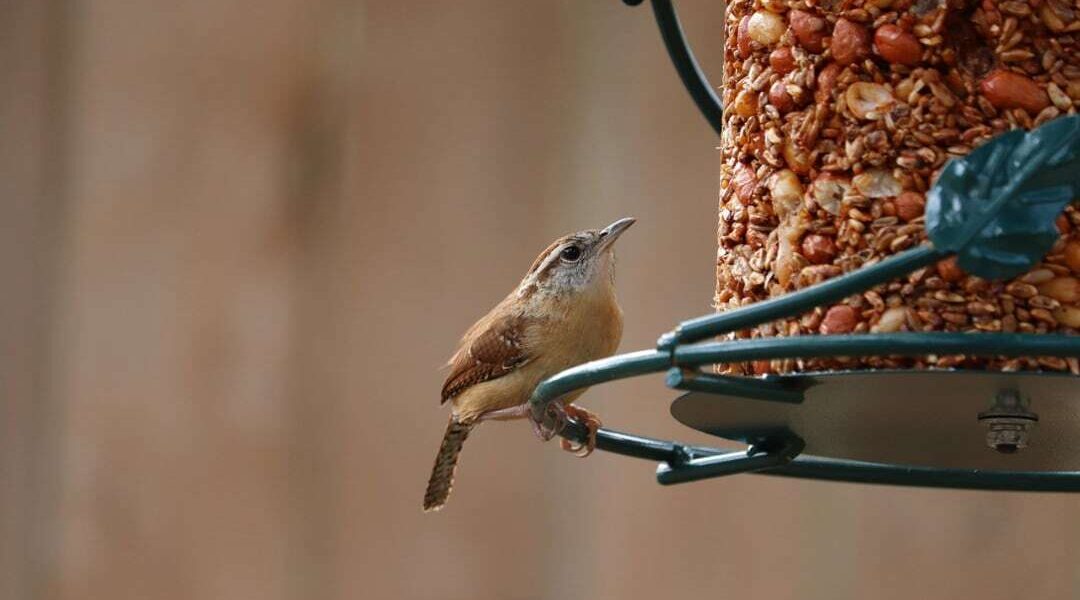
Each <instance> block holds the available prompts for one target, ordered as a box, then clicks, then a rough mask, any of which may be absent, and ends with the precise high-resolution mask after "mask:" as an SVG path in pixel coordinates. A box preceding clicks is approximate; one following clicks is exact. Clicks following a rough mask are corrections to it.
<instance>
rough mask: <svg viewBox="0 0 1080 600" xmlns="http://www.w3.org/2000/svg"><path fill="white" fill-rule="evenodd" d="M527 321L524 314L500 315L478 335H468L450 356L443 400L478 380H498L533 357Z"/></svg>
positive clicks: (443, 389)
mask: <svg viewBox="0 0 1080 600" xmlns="http://www.w3.org/2000/svg"><path fill="white" fill-rule="evenodd" d="M528 325H529V323H528V320H527V319H526V318H525V317H524V316H522V315H506V316H503V317H500V318H498V319H496V320H494V321H492V322H491V323H490V324H488V325H487V327H484V328H483V331H482V332H481V333H480V334H478V335H476V336H475V337H472V336H467V337H466V341H465V343H464V344H463V345H462V347H461V349H459V350H458V351H457V353H456V354H454V357H453V358H451V359H450V375H448V376H447V377H446V382H445V383H444V384H443V388H442V402H446V401H447V400H449V399H451V398H453V397H454V396H457V395H458V394H460V393H461V392H462V391H464V390H465V389H467V388H469V387H472V386H474V385H476V384H478V383H482V382H485V381H490V380H492V379H498V378H499V377H502V376H503V375H506V374H507V373H509V372H511V371H513V370H514V369H516V368H518V367H520V366H521V365H524V364H525V363H527V362H529V360H531V358H532V357H531V356H530V355H529V353H528V352H527V351H526V349H525V343H524V338H525V332H526V328H527V327H528Z"/></svg>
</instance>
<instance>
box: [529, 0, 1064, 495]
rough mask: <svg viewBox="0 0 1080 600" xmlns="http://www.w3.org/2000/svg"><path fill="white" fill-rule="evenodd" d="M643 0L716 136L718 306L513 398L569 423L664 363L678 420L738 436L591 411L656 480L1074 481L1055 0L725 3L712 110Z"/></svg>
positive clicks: (1037, 487) (618, 447) (1053, 487)
mask: <svg viewBox="0 0 1080 600" xmlns="http://www.w3.org/2000/svg"><path fill="white" fill-rule="evenodd" d="M640 3H641V0H638V1H636V2H634V1H629V0H628V1H627V4H631V5H636V4H640ZM651 4H652V8H653V12H654V15H655V17H656V21H657V24H658V26H659V29H660V33H661V35H662V37H663V40H664V44H665V46H666V47H667V50H668V53H669V54H670V56H671V59H672V62H673V63H674V65H675V68H676V70H677V71H678V73H679V76H680V78H681V79H682V82H683V84H684V85H685V86H686V88H687V90H688V91H689V93H690V96H691V97H692V98H693V100H694V102H695V103H696V104H697V106H698V108H699V109H700V110H701V112H702V114H703V115H704V116H705V118H706V120H707V121H708V122H709V124H710V125H711V126H712V127H713V129H714V130H716V132H717V134H719V135H720V137H721V155H722V172H721V196H720V199H721V207H720V216H721V222H720V236H719V237H720V251H719V253H718V258H717V263H718V287H717V298H716V301H717V302H716V303H717V308H718V311H719V312H717V313H716V314H711V315H706V316H702V317H699V318H696V319H690V320H687V321H684V322H682V323H681V324H679V325H678V326H677V327H676V328H675V329H674V330H672V331H671V332H669V333H666V334H664V335H662V336H661V337H660V339H659V341H658V343H657V346H656V348H654V349H650V350H644V351H640V352H632V353H628V354H622V355H617V356H613V357H611V358H607V359H603V360H598V361H594V362H591V363H588V364H584V365H580V366H577V367H574V368H571V369H568V370H566V371H563V372H561V373H559V374H557V375H555V376H553V377H551V378H549V379H547V380H546V381H544V382H543V383H541V385H540V386H539V387H538V388H537V389H536V391H535V393H534V394H533V397H532V398H531V400H530V405H531V410H532V415H533V418H534V419H535V420H537V421H538V422H540V423H543V424H544V425H546V426H547V427H552V428H555V429H557V432H558V433H559V434H560V435H562V436H563V437H565V438H567V439H571V440H574V441H578V442H581V441H584V438H585V437H586V436H587V431H586V428H585V427H584V426H583V425H582V424H580V423H577V422H575V421H573V420H563V421H558V420H556V419H555V418H554V417H553V414H552V413H553V411H550V410H549V406H550V405H551V404H552V403H554V402H555V401H557V400H558V399H559V398H560V397H562V396H563V395H565V394H567V393H569V392H572V391H574V390H578V389H582V388H585V387H589V386H593V385H597V384H600V383H604V382H608V381H613V380H617V379H624V378H629V377H637V376H642V375H648V374H660V373H663V374H664V376H665V381H666V383H667V385H668V386H669V387H671V388H673V389H676V390H681V391H683V392H686V393H685V394H684V395H682V396H680V397H678V398H677V399H676V400H675V401H674V402H673V403H672V405H671V413H672V415H673V416H674V417H675V418H676V419H677V420H678V421H680V422H681V423H683V424H685V425H687V426H689V427H691V428H693V429H696V430H699V431H702V432H705V433H707V434H710V435H713V436H717V437H719V438H722V439H724V440H729V441H733V442H738V443H740V444H743V445H745V449H744V450H739V451H731V450H722V449H718V448H711V447H703V446H695V445H687V444H682V443H678V442H673V441H665V440H658V439H653V438H649V437H643V436H639V435H632V434H628V433H623V432H619V431H615V430H611V429H606V428H603V429H600V430H599V432H598V433H597V438H596V442H597V444H596V447H597V448H598V449H600V450H604V451H608V452H614V453H617V454H623V455H626V456H632V457H637V458H641V459H646V460H651V461H655V462H658V463H659V466H658V468H657V479H658V481H659V482H660V483H662V484H673V483H682V482H688V481H695V480H700V479H706V478H711V477H718V476H723V475H730V474H735V473H747V472H758V473H764V474H771V475H781V476H788V477H802V478H814V479H824V480H833V481H852V482H864V483H884V484H898V485H916V486H929V487H946V488H971V489H990V490H1028V491H1080V442H1077V441H1076V440H1080V372H1078V371H1080V369H1078V367H1077V365H1078V362H1077V361H1078V358H1080V336H1078V335H1077V331H1078V330H1080V301H1078V299H1077V298H1076V294H1077V293H1080V290H1077V287H1078V284H1077V280H1078V279H1080V256H1078V255H1077V253H1078V252H1080V211H1078V210H1077V209H1078V208H1080V207H1078V206H1077V205H1076V203H1075V201H1076V200H1077V198H1080V116H1078V115H1077V114H1076V112H1077V111H1076V106H1077V102H1078V98H1077V95H1076V94H1077V90H1078V88H1080V64H1076V47H1075V44H1076V42H1075V41H1073V40H1074V38H1077V36H1078V34H1080V24H1078V20H1077V19H1076V18H1075V16H1072V17H1071V18H1066V17H1068V16H1069V15H1072V12H1071V10H1070V7H1068V6H1064V5H1063V6H1061V7H1059V6H1058V5H1057V3H1056V2H1055V1H1054V0H1044V1H1043V2H1040V3H1034V2H1033V3H1030V4H1029V3H1027V2H1025V1H1021V2H1009V3H1002V4H1001V8H1000V10H999V8H998V6H997V4H998V3H981V4H980V3H969V2H968V3H965V2H955V1H952V0H948V1H946V0H940V1H938V0H878V1H869V0H868V1H867V2H866V3H864V4H862V5H859V6H855V7H854V8H853V7H852V5H851V3H837V2H817V3H807V2H788V1H786V0H757V1H756V2H750V1H748V0H735V1H733V2H730V3H729V4H728V7H727V11H728V17H727V21H728V27H727V34H728V35H727V42H726V61H725V82H724V89H723V96H724V98H725V100H727V105H728V106H729V109H730V114H725V113H724V111H723V110H721V103H720V99H719V98H718V96H717V95H716V94H715V93H714V92H713V88H712V87H711V86H710V85H709V83H708V82H707V81H706V79H705V77H704V75H703V74H702V72H701V70H700V69H699V68H698V66H697V64H696V62H695V60H694V56H693V53H692V52H691V51H690V49H689V47H688V46H687V43H686V40H685V38H684V36H683V34H682V31H681V28H680V26H679V22H678V18H677V16H676V14H675V10H674V7H673V6H672V3H671V1H670V0H652V2H651ZM968 5H970V6H968ZM1059 9H1063V10H1064V11H1065V13H1067V14H1065V15H1062V14H1061V11H1059ZM980 36H981V37H980ZM987 36H991V37H993V39H996V40H997V41H998V42H999V43H997V44H996V45H994V44H989V42H988V41H987ZM1061 39H1066V40H1067V41H1065V42H1062V41H1061ZM1063 44H1065V45H1063ZM1070 94H1073V95H1070ZM905 194H908V196H906V200H905V201H904V202H901V198H902V197H904V195H905ZM916 196H917V198H916ZM907 201H912V202H913V203H914V208H913V206H910V205H909V204H911V203H910V202H907ZM923 204H924V205H925V209H924V208H923ZM916 209H917V210H916ZM807 240H809V241H807Z"/></svg>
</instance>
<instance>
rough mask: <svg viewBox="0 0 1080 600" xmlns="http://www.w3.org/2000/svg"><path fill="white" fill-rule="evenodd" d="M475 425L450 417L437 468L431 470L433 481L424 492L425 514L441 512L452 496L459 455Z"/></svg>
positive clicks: (436, 464) (436, 463)
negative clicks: (435, 511)
mask: <svg viewBox="0 0 1080 600" xmlns="http://www.w3.org/2000/svg"><path fill="white" fill-rule="evenodd" d="M475 425H476V424H475V423H461V422H459V421H458V420H457V419H455V418H454V417H450V423H449V424H448V425H447V426H446V433H445V434H443V440H442V446H440V447H439V454H438V455H437V456H436V457H435V468H433V469H432V470H431V479H429V480H428V484H427V491H426V492H424V512H428V511H432V510H439V509H440V508H442V507H443V504H446V499H447V497H449V496H450V488H452V487H453V485H454V470H456V469H457V461H458V454H460V453H461V446H462V445H463V444H465V438H467V437H469V432H470V431H472V428H473V427H475Z"/></svg>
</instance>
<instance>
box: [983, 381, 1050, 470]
mask: <svg viewBox="0 0 1080 600" xmlns="http://www.w3.org/2000/svg"><path fill="white" fill-rule="evenodd" d="M1038 421H1039V415H1037V414H1035V413H1033V412H1031V411H1030V410H1028V401H1027V400H1025V399H1024V398H1023V397H1022V396H1021V395H1020V392H1018V391H1016V390H1002V391H1000V392H998V394H997V397H995V398H994V403H993V404H992V405H991V406H990V408H989V410H985V411H983V412H981V413H979V422H980V423H983V424H985V425H986V445H987V446H989V447H991V448H993V449H994V450H997V451H998V452H1001V453H1002V454H1015V453H1016V452H1017V451H1018V450H1020V449H1021V448H1026V447H1027V445H1028V439H1029V438H1030V434H1031V428H1032V427H1034V426H1035V424H1036V423H1038Z"/></svg>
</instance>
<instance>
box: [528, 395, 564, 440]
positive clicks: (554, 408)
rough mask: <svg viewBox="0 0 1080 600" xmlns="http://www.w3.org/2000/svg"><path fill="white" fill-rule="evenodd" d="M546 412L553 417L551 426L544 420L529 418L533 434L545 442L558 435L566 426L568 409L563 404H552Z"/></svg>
mask: <svg viewBox="0 0 1080 600" xmlns="http://www.w3.org/2000/svg"><path fill="white" fill-rule="evenodd" d="M546 412H547V415H548V416H550V417H551V421H552V423H551V425H547V424H546V423H545V420H544V419H541V420H537V419H533V418H532V417H531V415H530V418H529V421H530V422H531V423H532V426H533V433H535V434H536V437H538V438H540V439H541V440H543V441H545V442H546V441H548V440H550V439H551V438H553V437H555V436H556V435H558V434H559V432H560V431H562V429H563V427H564V426H565V425H566V409H565V408H564V407H563V405H562V404H560V403H558V402H552V403H551V404H548V405H547V409H546Z"/></svg>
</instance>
